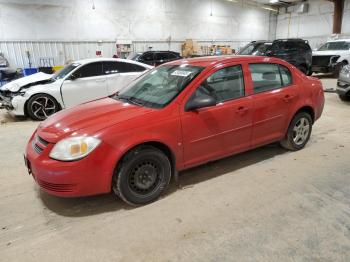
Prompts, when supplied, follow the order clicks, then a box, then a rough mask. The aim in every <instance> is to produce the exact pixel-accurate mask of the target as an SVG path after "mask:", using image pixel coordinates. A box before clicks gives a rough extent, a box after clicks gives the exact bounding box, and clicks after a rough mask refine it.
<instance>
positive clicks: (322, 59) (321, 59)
mask: <svg viewBox="0 0 350 262" xmlns="http://www.w3.org/2000/svg"><path fill="white" fill-rule="evenodd" d="M331 57H332V56H330V55H324V56H312V65H313V66H328V65H329V63H330V60H331Z"/></svg>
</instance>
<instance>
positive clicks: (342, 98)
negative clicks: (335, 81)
mask: <svg viewBox="0 0 350 262" xmlns="http://www.w3.org/2000/svg"><path fill="white" fill-rule="evenodd" d="M339 98H340V100H342V101H345V102H349V101H350V95H339Z"/></svg>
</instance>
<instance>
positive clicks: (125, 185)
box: [113, 146, 171, 206]
mask: <svg viewBox="0 0 350 262" xmlns="http://www.w3.org/2000/svg"><path fill="white" fill-rule="evenodd" d="M170 178H171V164H170V160H169V158H168V157H167V156H166V155H165V154H164V153H163V152H162V151H161V150H159V149H157V148H155V147H153V146H139V147H137V148H135V149H133V150H131V151H130V152H128V153H127V154H126V155H125V156H124V157H123V159H122V160H121V162H120V164H119V165H118V167H117V170H116V172H115V174H114V176H113V191H114V193H115V194H116V195H117V196H119V197H120V198H121V199H123V200H124V201H125V202H126V203H128V204H130V205H134V206H137V205H144V204H147V203H150V202H152V201H154V200H156V199H158V197H159V196H160V195H161V194H162V192H163V191H164V190H165V189H166V187H167V186H168V184H169V182H170Z"/></svg>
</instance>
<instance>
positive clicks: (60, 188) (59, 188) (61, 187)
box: [36, 178, 76, 193]
mask: <svg viewBox="0 0 350 262" xmlns="http://www.w3.org/2000/svg"><path fill="white" fill-rule="evenodd" d="M36 181H37V183H38V184H39V186H40V187H42V188H44V189H47V190H49V191H54V192H63V193H69V192H73V191H74V190H75V188H76V185H75V184H53V183H49V182H46V181H43V180H41V179H38V178H37V180H36Z"/></svg>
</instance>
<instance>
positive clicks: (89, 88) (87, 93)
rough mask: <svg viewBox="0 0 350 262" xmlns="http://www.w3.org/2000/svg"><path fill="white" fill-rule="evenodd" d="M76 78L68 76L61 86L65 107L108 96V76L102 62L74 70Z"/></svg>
mask: <svg viewBox="0 0 350 262" xmlns="http://www.w3.org/2000/svg"><path fill="white" fill-rule="evenodd" d="M73 75H74V79H72V78H71V79H70V78H68V79H67V80H65V81H64V82H63V84H62V87H61V92H62V98H63V102H64V105H65V107H66V108H67V107H71V106H75V105H78V104H81V103H85V102H88V101H91V100H95V99H98V98H102V97H106V96H107V95H108V92H107V83H106V76H105V75H104V73H103V71H102V62H94V63H90V64H86V65H82V66H81V67H80V68H78V69H77V70H76V71H74V72H73Z"/></svg>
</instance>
